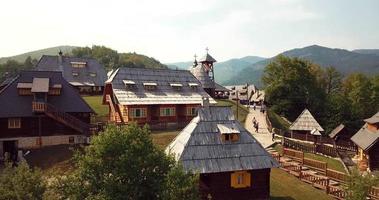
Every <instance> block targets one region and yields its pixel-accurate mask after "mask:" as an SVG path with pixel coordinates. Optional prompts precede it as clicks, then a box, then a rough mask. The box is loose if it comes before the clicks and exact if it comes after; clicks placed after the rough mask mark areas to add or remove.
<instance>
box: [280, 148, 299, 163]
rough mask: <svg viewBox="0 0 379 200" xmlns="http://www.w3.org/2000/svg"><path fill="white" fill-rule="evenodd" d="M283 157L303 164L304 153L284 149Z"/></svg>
mask: <svg viewBox="0 0 379 200" xmlns="http://www.w3.org/2000/svg"><path fill="white" fill-rule="evenodd" d="M283 155H284V156H287V157H289V158H292V159H294V160H296V161H298V162H300V163H303V160H304V153H303V152H301V151H296V150H293V149H288V148H283Z"/></svg>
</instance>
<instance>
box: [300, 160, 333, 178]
mask: <svg viewBox="0 0 379 200" xmlns="http://www.w3.org/2000/svg"><path fill="white" fill-rule="evenodd" d="M303 164H304V165H305V166H307V167H309V168H312V169H314V170H316V171H319V172H321V173H322V174H326V170H327V168H328V164H327V163H326V162H321V161H318V160H313V159H309V158H304V160H303Z"/></svg>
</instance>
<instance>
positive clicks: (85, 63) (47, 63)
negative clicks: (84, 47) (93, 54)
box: [36, 52, 107, 95]
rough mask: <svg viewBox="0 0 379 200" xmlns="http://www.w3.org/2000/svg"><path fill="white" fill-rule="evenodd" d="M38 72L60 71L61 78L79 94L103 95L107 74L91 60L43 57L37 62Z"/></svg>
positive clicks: (60, 53)
mask: <svg viewBox="0 0 379 200" xmlns="http://www.w3.org/2000/svg"><path fill="white" fill-rule="evenodd" d="M36 69H37V70H39V71H60V72H62V74H63V77H64V78H65V79H66V81H68V82H69V83H70V84H71V85H72V86H74V87H75V88H77V89H78V90H79V92H80V93H81V94H90V95H96V94H103V89H104V82H105V81H106V80H107V74H106V71H105V68H104V66H103V65H101V64H100V63H99V62H98V61H97V60H95V59H93V58H77V57H70V56H63V55H62V52H59V54H58V56H47V55H43V56H42V57H41V59H40V60H39V61H38V63H37V66H36Z"/></svg>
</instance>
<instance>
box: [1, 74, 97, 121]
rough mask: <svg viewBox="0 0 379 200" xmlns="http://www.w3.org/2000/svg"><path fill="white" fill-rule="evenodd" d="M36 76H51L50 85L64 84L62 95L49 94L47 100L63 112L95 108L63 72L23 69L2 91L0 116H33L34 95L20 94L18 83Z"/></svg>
mask: <svg viewBox="0 0 379 200" xmlns="http://www.w3.org/2000/svg"><path fill="white" fill-rule="evenodd" d="M34 78H49V85H50V86H53V85H57V84H61V85H62V89H61V90H62V91H61V95H59V96H48V98H47V102H48V103H49V104H52V105H53V106H55V107H56V108H58V109H59V110H61V111H63V112H83V113H89V112H93V110H92V109H91V108H90V107H89V106H88V104H87V103H86V102H85V101H84V100H83V99H82V98H81V97H80V95H79V93H78V91H77V90H76V89H75V88H73V87H72V86H71V85H70V84H69V83H68V82H67V81H65V80H64V79H63V77H62V73H61V72H52V71H49V72H46V71H23V72H21V73H20V75H19V76H18V77H17V78H15V79H14V80H13V81H12V82H11V83H10V84H9V85H8V87H6V88H4V90H3V91H2V92H1V93H0V105H1V109H0V117H30V116H33V115H34V114H33V112H32V101H33V96H20V95H19V94H18V91H17V85H18V83H32V82H33V79H34Z"/></svg>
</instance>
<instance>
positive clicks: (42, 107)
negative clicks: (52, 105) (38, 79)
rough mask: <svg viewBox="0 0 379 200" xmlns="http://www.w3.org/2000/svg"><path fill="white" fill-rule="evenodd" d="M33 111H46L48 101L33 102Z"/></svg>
mask: <svg viewBox="0 0 379 200" xmlns="http://www.w3.org/2000/svg"><path fill="white" fill-rule="evenodd" d="M32 111H33V112H36V113H40V112H42V113H43V112H45V111H46V103H43V102H36V101H33V102H32Z"/></svg>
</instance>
